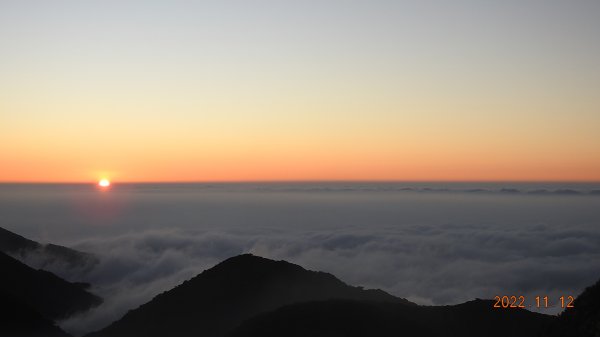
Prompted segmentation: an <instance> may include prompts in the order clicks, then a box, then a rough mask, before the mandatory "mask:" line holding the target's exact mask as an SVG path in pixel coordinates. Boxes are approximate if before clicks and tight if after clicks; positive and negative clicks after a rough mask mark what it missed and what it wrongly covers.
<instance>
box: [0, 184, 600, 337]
mask: <svg viewBox="0 0 600 337" xmlns="http://www.w3.org/2000/svg"><path fill="white" fill-rule="evenodd" d="M11 188H12V189H13V190H11V191H10V193H5V194H3V193H2V189H1V188H0V201H2V203H0V212H1V213H2V214H3V215H4V219H5V221H6V223H7V224H6V225H5V227H7V228H8V229H9V230H12V231H14V232H17V233H19V234H22V235H24V236H27V237H31V238H33V239H36V240H38V241H41V242H53V243H57V244H63V245H67V246H71V247H74V248H76V249H79V250H82V251H87V252H91V253H94V254H96V255H97V256H98V258H99V263H98V264H97V265H96V266H95V267H94V268H93V269H92V270H90V271H87V272H86V273H83V274H82V273H80V272H79V273H76V272H74V271H73V270H63V271H61V270H57V272H58V273H59V274H61V275H62V276H65V277H67V278H68V279H70V280H80V279H81V280H82V281H87V282H90V283H92V284H93V286H94V288H93V289H92V290H93V291H95V292H97V293H98V294H99V295H101V296H102V297H103V298H105V300H106V302H105V303H104V304H103V305H102V306H100V307H98V308H97V309H95V310H93V311H91V312H88V313H85V314H83V315H79V316H76V317H73V318H71V319H69V320H67V321H64V322H61V326H62V327H63V328H65V329H66V330H68V331H69V332H72V333H74V334H76V335H77V334H81V333H84V332H88V331H91V330H97V329H100V328H102V327H104V326H106V325H107V324H109V323H110V322H112V321H114V320H116V319H118V318H120V317H121V316H122V315H123V314H124V313H125V312H127V310H131V309H134V308H136V307H137V306H139V305H141V304H143V303H145V302H147V301H148V300H150V299H152V297H154V296H156V295H157V294H159V293H160V292H163V291H166V290H169V289H170V288H172V287H174V286H176V285H177V284H179V283H181V282H183V281H184V280H187V279H189V278H191V277H193V276H195V275H197V274H198V273H200V272H202V271H203V270H205V269H207V268H210V267H212V266H213V265H215V264H216V263H218V262H220V261H222V260H223V259H225V258H228V257H230V256H234V255H237V254H241V253H246V252H251V253H254V254H256V255H260V256H264V257H268V258H273V259H284V260H288V261H290V262H293V263H297V264H300V265H302V266H304V267H305V268H308V269H313V270H321V271H326V272H330V273H332V274H334V275H336V276H338V277H339V278H340V279H342V280H343V281H345V282H347V283H349V284H353V285H362V286H365V287H369V288H381V289H384V290H386V291H388V292H390V293H392V294H393V295H396V296H400V297H405V298H408V299H410V300H412V301H415V302H417V303H421V304H453V303H459V302H463V301H466V300H470V299H473V298H477V297H479V298H493V297H494V296H495V295H508V296H510V295H524V296H526V298H527V300H528V303H527V304H532V303H533V301H534V298H535V296H549V298H550V299H551V300H553V299H554V300H555V301H556V300H558V298H559V297H560V296H563V295H564V296H568V295H573V296H575V295H577V294H578V292H580V291H581V290H582V289H583V288H584V287H585V286H587V285H590V284H592V283H593V282H595V281H596V280H597V279H598V278H600V268H599V267H598V266H599V265H600V213H598V211H597V210H598V209H599V207H600V198H598V196H596V195H594V194H593V193H594V192H593V191H595V190H596V189H597V186H591V187H590V186H587V187H585V186H584V187H581V186H557V185H552V186H537V185H536V186H521V185H518V186H516V187H515V186H498V185H493V186H460V188H458V187H456V186H453V187H452V188H451V189H450V190H448V188H447V186H437V187H436V186H433V185H431V186H413V185H408V186H404V187H403V186H402V185H385V184H378V185H368V184H367V185H360V184H355V185H348V186H346V185H343V184H336V185H323V186H322V185H317V184H313V185H310V184H307V185H269V184H267V185H227V184H225V185H218V186H211V185H196V186H194V185H191V186H189V185H171V186H142V187H139V188H138V187H136V186H126V187H122V188H121V189H119V187H115V189H114V190H112V191H111V192H110V194H102V195H99V194H98V193H96V191H94V190H89V191H84V190H79V189H77V188H76V187H73V188H72V189H70V190H68V191H62V192H60V191H59V192H57V191H56V190H53V189H52V188H51V187H44V188H45V189H47V190H44V191H42V192H40V191H37V190H36V191H34V192H35V193H33V192H32V191H15V190H14V189H15V187H11ZM32 189H33V187H32ZM403 189H406V190H403ZM528 191H529V192H528ZM532 191H533V192H535V191H537V192H535V193H533V192H532ZM542 191H554V192H551V193H547V192H542ZM567 191H577V193H572V192H567ZM559 310H560V309H557V308H554V309H549V310H543V311H542V312H547V313H556V312H558V311H559Z"/></svg>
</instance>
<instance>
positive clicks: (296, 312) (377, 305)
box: [229, 300, 552, 337]
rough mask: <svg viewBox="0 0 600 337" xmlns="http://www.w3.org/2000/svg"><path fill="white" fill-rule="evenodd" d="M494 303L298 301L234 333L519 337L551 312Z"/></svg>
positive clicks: (241, 336)
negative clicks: (411, 304) (432, 303)
mask: <svg viewBox="0 0 600 337" xmlns="http://www.w3.org/2000/svg"><path fill="white" fill-rule="evenodd" d="M493 304H494V301H489V300H475V301H471V302H467V303H463V304H459V305H453V306H416V307H414V306H411V307H408V306H404V305H399V304H396V303H384V302H367V301H349V300H330V301H322V302H308V303H298V304H292V305H289V306H285V307H282V308H280V309H277V310H274V311H272V312H269V313H264V314H261V315H259V316H257V317H255V318H252V319H250V320H248V321H246V322H244V323H243V324H242V325H241V326H239V327H238V328H237V329H236V330H235V331H234V332H233V333H231V334H230V335H229V337H249V336H261V337H271V336H273V337H275V336H286V337H300V336H332V337H333V336H344V337H355V336H356V337H362V336H370V337H388V336H389V337H392V336H393V337H396V336H414V337H442V336H444V337H451V336H456V337H459V336H460V337H469V336H473V337H480V336H485V337H496V336H497V337H501V336H502V337H504V336H511V337H520V336H523V337H525V336H527V337H531V336H537V334H538V333H539V332H540V331H541V330H542V329H543V328H544V327H545V326H547V325H548V324H549V323H550V321H552V317H551V316H547V315H542V314H537V313H532V312H529V311H526V310H512V309H510V310H503V309H493V308H492V306H493Z"/></svg>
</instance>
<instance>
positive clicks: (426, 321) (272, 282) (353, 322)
mask: <svg viewBox="0 0 600 337" xmlns="http://www.w3.org/2000/svg"><path fill="white" fill-rule="evenodd" d="M553 320H554V318H553V317H552V316H547V315H542V314H537V313H532V312H529V311H526V310H521V309H519V310H499V309H493V302H492V301H483V300H476V301H471V302H467V303H464V304H461V305H455V306H418V305H416V304H414V303H411V302H409V301H407V300H405V299H401V298H396V297H394V296H391V295H389V294H387V293H385V292H383V291H380V290H363V289H362V288H360V287H352V286H349V285H346V284H344V283H343V282H341V281H340V280H338V279H337V278H335V277H334V276H333V275H330V274H327V273H321V272H313V271H308V270H305V269H303V268H302V267H300V266H297V265H294V264H291V263H288V262H284V261H272V260H268V259H265V258H261V257H257V256H252V255H241V256H237V257H233V258H230V259H228V260H226V261H224V262H222V263H220V264H218V265H217V266H215V267H214V268H212V269H209V270H207V271H205V272H203V273H201V274H200V275H198V276H196V277H195V278H193V279H191V280H189V281H187V282H185V283H183V284H182V285H180V286H178V287H176V288H174V289H172V290H170V291H168V292H165V293H163V294H160V295H159V296H157V297H155V298H154V299H153V300H152V301H150V302H149V303H147V304H144V305H142V306H140V307H139V308H137V309H135V310H132V311H130V312H129V313H128V314H126V315H125V316H124V317H123V318H122V319H121V320H119V321H117V322H115V323H113V324H112V325H110V326H109V327H107V328H105V329H103V330H101V331H99V332H97V333H92V334H90V335H88V337H125V336H127V337H136V336H145V337H153V336H179V337H187V336H205V337H219V336H231V337H247V336H404V335H409V336H421V337H433V336H461V337H469V336H473V337H482V336H491V337H495V336H511V337H519V336H523V337H525V336H536V335H538V333H540V332H541V331H543V330H544V329H545V328H546V327H547V326H548V324H550V323H551V322H552V321H553Z"/></svg>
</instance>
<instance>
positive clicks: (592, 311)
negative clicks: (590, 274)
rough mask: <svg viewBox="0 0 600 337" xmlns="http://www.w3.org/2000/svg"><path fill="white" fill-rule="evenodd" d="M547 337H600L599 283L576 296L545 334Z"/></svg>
mask: <svg viewBox="0 0 600 337" xmlns="http://www.w3.org/2000/svg"><path fill="white" fill-rule="evenodd" d="M545 336H547V337H600V281H598V282H596V284H594V285H592V286H591V287H588V288H587V289H585V290H584V291H583V293H581V295H579V296H577V298H576V299H575V301H574V302H573V308H568V309H565V310H564V311H563V312H562V313H561V314H560V315H559V316H558V319H556V321H555V322H554V324H553V325H552V326H551V328H550V329H548V331H547V332H546V334H545Z"/></svg>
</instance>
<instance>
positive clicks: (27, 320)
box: [0, 292, 69, 337]
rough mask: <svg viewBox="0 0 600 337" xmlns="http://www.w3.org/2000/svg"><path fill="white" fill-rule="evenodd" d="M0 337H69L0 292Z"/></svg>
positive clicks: (31, 309) (22, 304) (37, 314)
mask: <svg viewBox="0 0 600 337" xmlns="http://www.w3.org/2000/svg"><path fill="white" fill-rule="evenodd" d="M0 336H6V337H69V335H68V334H67V333H65V332H63V331H62V330H61V329H60V328H58V327H57V326H56V325H54V323H53V322H52V321H51V320H49V319H47V318H44V317H43V316H42V315H41V314H40V313H39V312H37V311H36V310H34V309H33V308H31V307H30V306H28V305H26V304H24V303H22V302H21V301H19V300H16V299H15V298H13V297H12V296H9V295H7V294H3V293H1V292H0Z"/></svg>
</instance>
